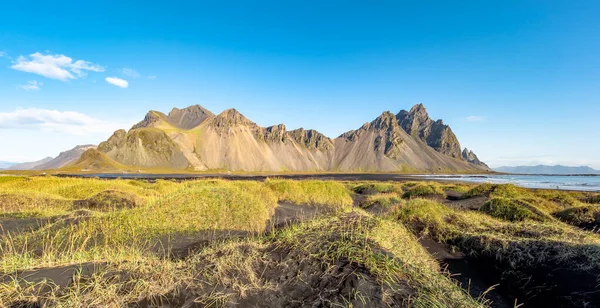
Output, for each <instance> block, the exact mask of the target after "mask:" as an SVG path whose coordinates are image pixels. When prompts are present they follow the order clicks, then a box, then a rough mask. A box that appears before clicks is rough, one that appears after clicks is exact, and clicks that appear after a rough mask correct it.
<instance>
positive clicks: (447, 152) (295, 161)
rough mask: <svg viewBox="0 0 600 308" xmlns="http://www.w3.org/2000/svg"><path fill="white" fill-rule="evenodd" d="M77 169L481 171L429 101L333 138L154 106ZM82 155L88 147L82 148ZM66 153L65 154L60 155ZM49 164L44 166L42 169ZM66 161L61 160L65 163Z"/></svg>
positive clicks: (238, 117) (193, 109)
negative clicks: (432, 113)
mask: <svg viewBox="0 0 600 308" xmlns="http://www.w3.org/2000/svg"><path fill="white" fill-rule="evenodd" d="M88 147H89V148H88V149H87V151H85V154H84V155H83V156H81V157H79V159H77V160H76V161H72V163H71V164H68V165H63V166H62V167H65V168H67V169H70V170H113V169H123V168H125V169H132V168H133V169H161V170H193V171H209V170H217V171H218V170H228V171H271V172H286V171H288V172H300V171H352V172H415V171H421V172H481V171H489V168H488V167H487V165H486V164H485V163H483V162H481V161H480V160H479V159H478V158H477V156H476V155H475V153H473V151H470V150H468V149H463V150H461V146H460V143H459V142H458V138H457V137H456V135H455V134H454V133H453V132H452V130H451V129H450V127H449V126H447V125H445V124H444V123H443V121H442V120H437V121H434V120H432V119H431V118H430V117H429V115H428V114H427V111H426V109H425V107H424V106H423V105H422V104H419V105H415V106H414V107H412V108H411V109H410V110H409V111H406V110H401V111H400V112H399V113H397V114H393V113H391V112H389V111H386V112H383V113H382V114H381V115H380V116H379V117H377V118H376V119H374V120H373V121H371V122H368V123H365V124H364V125H363V126H361V127H360V128H358V129H355V130H351V131H348V132H346V133H343V134H342V135H340V136H338V137H337V138H334V139H331V138H328V137H327V136H325V135H323V134H321V133H319V132H318V131H316V130H312V129H303V128H299V129H294V130H288V129H287V128H286V127H285V125H283V124H279V125H274V126H269V127H261V126H259V125H258V124H256V123H254V122H252V121H251V120H249V119H247V118H246V117H245V116H244V115H242V114H241V113H240V112H238V111H237V110H235V109H227V110H225V111H223V112H221V113H220V114H218V115H215V114H213V113H212V112H210V111H209V110H206V109H205V108H203V107H202V106H199V105H194V106H190V107H187V108H184V109H178V108H174V109H173V110H171V112H169V113H168V114H165V113H162V112H159V111H150V112H148V113H147V114H146V116H145V117H144V119H143V120H142V121H140V122H139V123H137V124H135V125H134V126H133V127H132V128H131V129H129V130H128V131H126V130H123V129H121V130H118V131H116V132H114V134H113V135H112V136H111V137H110V138H108V140H106V141H105V142H102V143H100V144H99V145H98V147H97V148H93V147H91V146H88ZM79 155H81V154H79ZM59 156H60V155H59ZM47 166H48V164H47V163H46V164H43V165H37V166H36V167H35V168H36V169H37V168H40V167H44V168H46V167H47ZM59 168H60V167H59Z"/></svg>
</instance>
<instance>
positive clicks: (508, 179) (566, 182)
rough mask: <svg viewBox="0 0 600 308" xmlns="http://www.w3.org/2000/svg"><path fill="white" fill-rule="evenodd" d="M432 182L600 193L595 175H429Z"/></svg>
mask: <svg viewBox="0 0 600 308" xmlns="http://www.w3.org/2000/svg"><path fill="white" fill-rule="evenodd" d="M425 177H427V178H429V179H432V180H459V181H465V182H474V183H492V184H514V185H517V186H521V187H526V188H544V189H562V190H581V191H600V176H594V175H507V174H502V175H500V174H482V175H427V176H425Z"/></svg>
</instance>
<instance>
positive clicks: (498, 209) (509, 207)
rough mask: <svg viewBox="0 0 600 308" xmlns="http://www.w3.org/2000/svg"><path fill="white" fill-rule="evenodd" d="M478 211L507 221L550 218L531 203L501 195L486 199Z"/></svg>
mask: <svg viewBox="0 0 600 308" xmlns="http://www.w3.org/2000/svg"><path fill="white" fill-rule="evenodd" d="M480 211H482V212H484V213H486V214H488V215H490V216H492V217H496V218H499V219H503V220H508V221H523V220H526V219H531V220H537V221H544V220H548V219H550V218H551V217H550V216H549V215H548V214H546V213H544V212H543V211H540V210H539V209H538V208H537V207H536V206H534V205H532V204H531V203H528V202H526V201H523V200H519V199H511V198H502V197H495V198H492V199H491V200H489V201H487V202H486V203H485V204H484V205H483V206H482V207H481V209H480Z"/></svg>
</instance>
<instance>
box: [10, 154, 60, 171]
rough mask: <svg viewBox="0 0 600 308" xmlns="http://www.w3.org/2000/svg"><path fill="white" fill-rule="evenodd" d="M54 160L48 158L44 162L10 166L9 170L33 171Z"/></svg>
mask: <svg viewBox="0 0 600 308" xmlns="http://www.w3.org/2000/svg"><path fill="white" fill-rule="evenodd" d="M53 159H54V158H52V157H46V158H44V159H42V160H38V161H33V162H28V163H20V164H15V165H12V166H10V168H8V170H33V169H34V168H35V167H37V166H39V165H43V164H45V163H48V162H50V161H52V160H53Z"/></svg>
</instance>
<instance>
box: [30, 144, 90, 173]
mask: <svg viewBox="0 0 600 308" xmlns="http://www.w3.org/2000/svg"><path fill="white" fill-rule="evenodd" d="M92 148H96V146H95V145H91V144H88V145H78V146H76V147H74V148H72V149H70V150H68V151H64V152H61V153H60V154H58V156H56V158H54V159H52V160H50V161H47V162H45V163H43V164H39V165H37V166H35V167H33V168H31V169H32V170H49V169H59V168H62V167H65V166H67V165H69V164H71V163H73V162H75V161H77V160H78V159H79V157H81V154H83V152H85V151H86V150H88V149H92Z"/></svg>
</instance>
